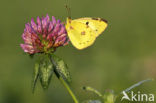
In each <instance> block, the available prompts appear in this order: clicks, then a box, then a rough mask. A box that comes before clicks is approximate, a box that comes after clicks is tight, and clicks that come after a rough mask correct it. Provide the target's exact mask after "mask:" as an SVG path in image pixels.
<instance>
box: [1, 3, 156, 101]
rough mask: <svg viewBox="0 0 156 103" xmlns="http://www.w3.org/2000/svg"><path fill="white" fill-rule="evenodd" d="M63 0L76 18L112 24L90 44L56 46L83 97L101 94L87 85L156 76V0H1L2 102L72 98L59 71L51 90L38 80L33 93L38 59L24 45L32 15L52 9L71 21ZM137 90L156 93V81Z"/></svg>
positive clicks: (119, 84)
mask: <svg viewBox="0 0 156 103" xmlns="http://www.w3.org/2000/svg"><path fill="white" fill-rule="evenodd" d="M64 4H68V5H69V6H70V7H71V13H72V18H73V19H75V18H80V17H101V18H104V19H106V20H108V24H109V25H108V28H107V29H106V31H105V32H104V33H103V34H102V35H100V36H99V37H98V38H97V40H96V42H95V43H94V45H92V46H91V47H88V48H87V49H84V50H81V51H79V50H77V49H75V48H74V47H73V46H72V45H71V44H69V45H68V46H65V47H61V48H58V49H57V52H56V54H57V55H59V57H61V58H63V59H64V60H65V62H66V63H67V64H68V66H69V70H70V72H71V75H72V83H71V87H72V88H73V90H74V92H75V93H76V95H77V96H78V98H79V100H80V101H83V100H87V99H93V98H97V96H96V95H94V94H93V93H90V92H85V91H83V90H82V89H81V88H82V86H91V87H94V88H96V89H97V90H99V91H100V92H102V93H103V94H104V93H105V90H108V89H113V90H114V92H115V93H116V94H117V93H119V92H121V91H122V90H124V89H126V88H128V87H129V86H131V85H133V84H135V83H137V82H139V81H141V80H144V79H148V78H156V1H155V0H68V1H66V0H0V103H36V102H37V103H73V100H72V99H71V97H70V95H69V94H68V93H67V91H66V89H65V88H64V87H63V86H62V85H61V83H60V82H59V81H58V79H57V78H56V77H55V76H53V78H52V81H51V85H50V87H49V89H48V90H47V91H46V92H44V91H43V89H42V88H41V85H40V83H39V82H38V83H37V88H36V92H35V94H34V95H33V94H32V93H31V81H32V74H33V68H34V63H35V60H33V59H30V58H29V56H28V55H26V54H25V53H24V52H23V50H22V49H21V48H20V46H19V45H20V43H23V40H22V39H21V35H22V33H23V31H24V28H25V23H27V22H30V20H31V18H32V17H33V18H36V17H37V16H40V17H41V16H45V15H46V14H49V15H50V16H52V15H53V16H55V17H56V18H57V19H61V20H62V21H66V18H67V16H68V14H67V10H66V9H65V7H64ZM134 91H140V92H141V93H152V94H156V83H155V81H153V82H149V83H145V84H143V85H141V86H139V87H137V88H135V89H134ZM118 99H119V101H118V102H117V103H120V98H118ZM155 101H156V100H155Z"/></svg>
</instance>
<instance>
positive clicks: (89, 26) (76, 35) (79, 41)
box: [66, 17, 108, 49]
mask: <svg viewBox="0 0 156 103" xmlns="http://www.w3.org/2000/svg"><path fill="white" fill-rule="evenodd" d="M107 25H108V24H107V21H106V20H103V19H101V18H89V17H88V18H79V19H74V20H72V19H70V18H67V22H66V30H67V33H68V36H69V39H70V41H71V43H72V44H73V46H75V47H76V48H77V49H84V48H86V47H88V46H90V45H92V44H93V43H94V41H95V39H96V37H98V36H99V35H100V34H101V33H102V32H103V31H104V30H105V29H106V27H107Z"/></svg>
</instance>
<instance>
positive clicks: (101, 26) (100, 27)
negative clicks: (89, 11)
mask: <svg viewBox="0 0 156 103" xmlns="http://www.w3.org/2000/svg"><path fill="white" fill-rule="evenodd" d="M73 21H77V22H81V23H83V24H85V25H88V27H89V28H91V29H92V30H93V31H94V32H95V35H96V37H97V36H99V35H100V34H101V33H102V32H103V31H104V30H105V29H106V27H107V25H108V24H107V21H106V20H104V19H101V18H89V17H88V18H79V19H75V20H73Z"/></svg>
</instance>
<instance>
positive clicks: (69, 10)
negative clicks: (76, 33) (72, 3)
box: [65, 0, 71, 19]
mask: <svg viewBox="0 0 156 103" xmlns="http://www.w3.org/2000/svg"><path fill="white" fill-rule="evenodd" d="M66 1H68V0H66ZM65 8H66V10H67V13H68V18H70V19H71V9H70V7H69V6H68V5H67V4H65Z"/></svg>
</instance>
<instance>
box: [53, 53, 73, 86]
mask: <svg viewBox="0 0 156 103" xmlns="http://www.w3.org/2000/svg"><path fill="white" fill-rule="evenodd" d="M51 61H52V62H53V64H54V71H55V73H56V75H57V77H58V78H60V77H61V78H63V79H64V80H65V81H66V82H67V83H69V82H71V76H70V73H69V70H68V66H67V64H66V63H65V62H64V61H63V60H62V59H61V58H59V57H57V56H55V55H54V54H53V55H52V57H51Z"/></svg>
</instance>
